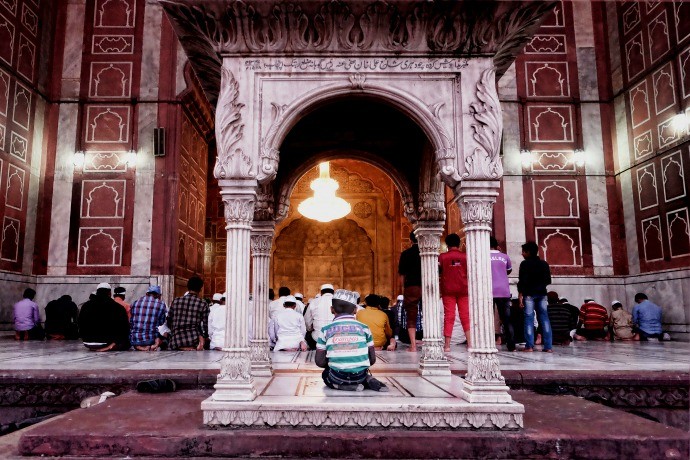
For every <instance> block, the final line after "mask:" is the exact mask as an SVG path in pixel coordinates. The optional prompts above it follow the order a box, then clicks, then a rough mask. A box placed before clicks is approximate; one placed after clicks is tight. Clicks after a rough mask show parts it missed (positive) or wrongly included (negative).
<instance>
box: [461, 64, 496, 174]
mask: <svg viewBox="0 0 690 460" xmlns="http://www.w3.org/2000/svg"><path fill="white" fill-rule="evenodd" d="M476 95H477V99H478V102H474V103H472V104H470V107H471V108H472V115H473V117H474V119H475V121H476V123H472V124H471V128H472V131H473V132H474V134H473V135H472V137H473V139H474V141H475V142H476V143H477V146H476V147H475V148H474V149H473V150H472V152H470V153H469V154H468V155H466V157H465V172H464V173H463V174H462V178H463V179H472V180H491V179H500V178H501V176H503V164H502V162H501V158H500V156H499V150H500V148H501V135H502V132H503V117H502V115H501V104H500V102H499V100H498V93H497V92H496V74H495V71H494V69H486V70H484V72H482V76H481V79H480V80H479V82H478V83H477V93H476Z"/></svg>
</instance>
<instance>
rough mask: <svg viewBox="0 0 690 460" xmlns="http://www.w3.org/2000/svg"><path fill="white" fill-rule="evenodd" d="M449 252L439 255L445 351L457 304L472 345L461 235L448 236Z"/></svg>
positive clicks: (465, 259) (465, 263)
mask: <svg viewBox="0 0 690 460" xmlns="http://www.w3.org/2000/svg"><path fill="white" fill-rule="evenodd" d="M446 245H447V246H448V252H445V253H443V254H440V255H439V256H438V267H439V274H440V280H439V282H440V283H439V284H440V287H441V299H442V300H443V310H444V316H443V336H444V338H445V344H444V347H443V351H446V352H448V351H450V339H451V337H452V335H453V323H454V322H455V306H456V305H457V308H458V313H459V315H460V323H462V328H463V330H464V331H465V336H466V337H467V347H468V348H469V346H470V302H469V298H468V297H467V295H468V294H467V254H465V253H464V252H460V237H459V236H458V235H456V234H455V233H451V234H450V235H448V236H446Z"/></svg>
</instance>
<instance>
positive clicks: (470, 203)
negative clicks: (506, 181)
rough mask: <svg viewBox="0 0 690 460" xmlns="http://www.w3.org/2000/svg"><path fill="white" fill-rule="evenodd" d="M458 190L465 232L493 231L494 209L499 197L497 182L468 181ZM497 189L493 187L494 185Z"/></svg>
mask: <svg viewBox="0 0 690 460" xmlns="http://www.w3.org/2000/svg"><path fill="white" fill-rule="evenodd" d="M468 182H474V183H470V184H463V185H461V186H460V187H458V188H457V189H456V193H457V194H458V205H459V206H460V215H461V217H462V222H463V223H464V224H465V231H470V230H473V229H475V228H476V229H479V228H480V227H481V228H483V229H486V227H488V231H491V229H492V221H493V209H494V203H495V202H496V197H497V196H498V182H497V181H468ZM494 184H495V185H496V187H493V185H494Z"/></svg>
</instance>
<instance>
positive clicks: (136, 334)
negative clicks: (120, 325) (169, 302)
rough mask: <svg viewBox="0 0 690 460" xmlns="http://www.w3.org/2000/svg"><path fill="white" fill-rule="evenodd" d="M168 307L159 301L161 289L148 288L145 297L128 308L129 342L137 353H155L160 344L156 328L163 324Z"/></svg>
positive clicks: (159, 336)
mask: <svg viewBox="0 0 690 460" xmlns="http://www.w3.org/2000/svg"><path fill="white" fill-rule="evenodd" d="M167 310H168V307H167V306H166V305H165V302H163V301H162V300H161V287H160V286H149V288H148V290H147V291H146V295H145V296H144V297H142V298H140V299H138V300H135V301H134V302H133V303H132V305H131V306H130V315H131V316H130V320H129V330H130V333H129V335H130V342H131V343H132V346H133V347H134V348H135V349H136V350H139V351H155V350H157V349H158V348H159V347H160V345H161V342H162V339H163V338H162V336H161V335H160V334H159V333H158V327H159V326H162V325H163V324H164V323H165V313H166V311H167Z"/></svg>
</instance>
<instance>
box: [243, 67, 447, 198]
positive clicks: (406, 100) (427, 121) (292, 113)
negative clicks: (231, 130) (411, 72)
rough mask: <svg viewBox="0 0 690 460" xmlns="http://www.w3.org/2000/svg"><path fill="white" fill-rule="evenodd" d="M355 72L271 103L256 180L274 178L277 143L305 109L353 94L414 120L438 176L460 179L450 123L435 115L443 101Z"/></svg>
mask: <svg viewBox="0 0 690 460" xmlns="http://www.w3.org/2000/svg"><path fill="white" fill-rule="evenodd" d="M356 76H357V75H355V76H353V77H352V78H350V79H349V80H345V79H343V82H342V83H330V84H328V85H327V86H322V87H319V88H316V89H314V90H312V91H308V92H306V93H305V94H302V95H301V96H299V97H298V98H296V99H295V100H293V102H292V103H291V104H290V105H287V106H279V105H275V104H274V105H273V110H274V114H273V115H274V116H273V122H272V124H271V126H270V128H269V129H268V131H267V133H266V135H265V137H264V138H263V139H262V140H261V146H260V150H261V153H260V156H261V163H260V167H259V171H258V176H257V179H258V181H259V183H265V182H270V181H271V180H273V179H274V178H275V176H276V174H277V171H278V164H279V156H280V145H281V144H282V142H283V140H284V139H285V137H286V136H287V134H288V133H289V132H290V130H291V129H292V128H293V127H294V126H295V125H296V124H297V123H298V122H299V120H300V119H301V118H302V117H303V116H304V115H305V114H306V113H309V112H310V111H311V110H313V109H314V108H315V107H318V106H319V105H321V104H323V103H325V102H327V101H328V100H331V99H339V98H346V97H348V96H357V97H368V98H371V99H373V100H375V101H377V102H382V103H385V104H387V105H389V106H391V107H393V108H395V109H397V110H398V111H400V112H401V113H403V114H404V115H406V116H407V117H409V118H410V119H411V120H412V121H414V122H415V123H416V124H417V125H418V126H419V128H420V129H421V130H422V131H423V132H424V134H425V135H426V137H427V139H428V140H429V142H430V143H431V145H432V147H433V150H434V152H435V154H436V155H435V160H436V163H437V165H438V169H439V171H440V173H441V178H442V179H443V180H444V182H446V183H447V184H448V185H449V186H450V187H454V186H455V185H457V183H458V182H459V179H460V176H459V173H458V168H457V163H456V162H457V156H458V155H459V152H458V146H457V145H456V144H455V142H454V136H453V134H452V132H451V130H452V128H453V127H452V126H444V124H443V122H442V121H441V118H440V116H439V111H440V110H443V104H441V103H436V104H428V105H427V104H426V103H425V102H424V101H422V100H420V99H419V98H417V97H416V96H414V95H412V94H409V93H407V92H405V91H403V90H400V89H398V88H394V87H391V86H386V85H384V84H382V83H378V82H375V81H367V80H366V77H365V76H362V75H359V76H358V78H355V77H356ZM288 196H289V195H288Z"/></svg>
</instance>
